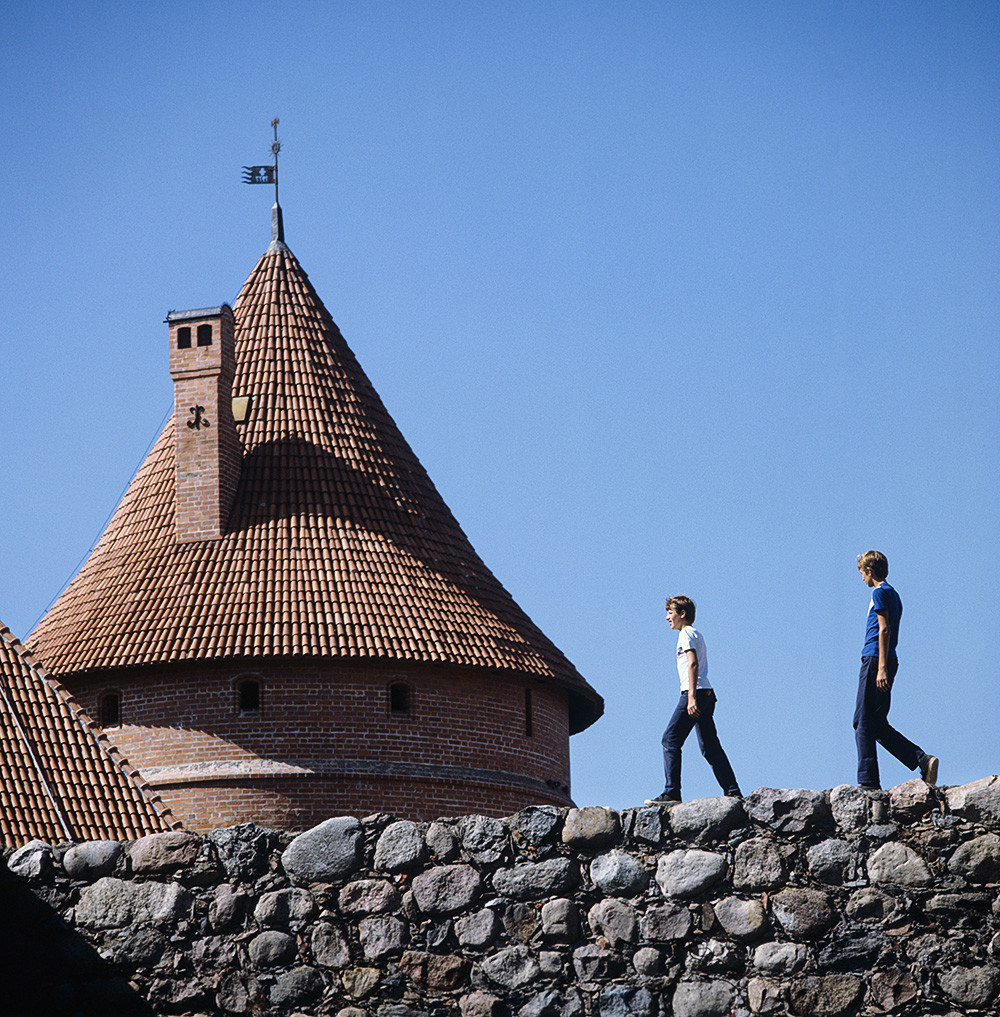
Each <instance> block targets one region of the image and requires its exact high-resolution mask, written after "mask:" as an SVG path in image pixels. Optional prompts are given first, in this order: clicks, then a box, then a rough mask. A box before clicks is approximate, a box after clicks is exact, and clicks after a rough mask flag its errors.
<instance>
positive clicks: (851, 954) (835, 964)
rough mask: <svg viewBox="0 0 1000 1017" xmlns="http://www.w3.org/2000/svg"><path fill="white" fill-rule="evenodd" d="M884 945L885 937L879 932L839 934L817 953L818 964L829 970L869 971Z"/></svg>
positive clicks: (820, 967) (821, 967)
mask: <svg viewBox="0 0 1000 1017" xmlns="http://www.w3.org/2000/svg"><path fill="white" fill-rule="evenodd" d="M884 945H885V937H884V936H883V935H882V934H881V933H878V932H869V933H866V934H864V935H844V936H837V937H836V938H834V939H833V940H832V941H831V942H828V943H826V944H825V945H824V946H823V947H822V949H820V950H819V952H818V953H817V954H816V966H817V968H818V969H819V970H820V971H829V972H844V971H869V970H871V968H872V967H873V966H874V964H875V961H876V960H877V959H878V956H879V954H880V953H881V952H882V948H883V946H884Z"/></svg>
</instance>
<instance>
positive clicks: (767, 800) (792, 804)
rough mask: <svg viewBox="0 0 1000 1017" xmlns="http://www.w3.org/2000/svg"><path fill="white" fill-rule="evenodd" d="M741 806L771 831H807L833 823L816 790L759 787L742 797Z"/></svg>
mask: <svg viewBox="0 0 1000 1017" xmlns="http://www.w3.org/2000/svg"><path fill="white" fill-rule="evenodd" d="M744 806H745V808H746V811H747V813H748V814H749V816H750V818H751V819H752V820H753V821H754V822H755V823H759V824H760V825H761V826H766V827H767V828H768V829H769V830H773V831H774V832H775V833H782V834H799V833H808V832H811V831H814V830H821V829H825V828H827V827H829V826H831V825H832V822H833V817H832V814H831V812H830V806H829V805H827V803H826V799H825V798H824V797H823V795H822V793H821V792H819V791H807V790H805V789H802V788H783V789H775V788H769V787H761V788H758V789H757V790H756V791H754V792H753V793H752V794H751V795H749V796H748V797H747V798H746V800H745V802H744Z"/></svg>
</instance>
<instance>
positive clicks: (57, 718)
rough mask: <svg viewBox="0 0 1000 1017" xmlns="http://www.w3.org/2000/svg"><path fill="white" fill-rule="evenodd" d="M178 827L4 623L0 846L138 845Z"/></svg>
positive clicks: (0, 643) (0, 638)
mask: <svg viewBox="0 0 1000 1017" xmlns="http://www.w3.org/2000/svg"><path fill="white" fill-rule="evenodd" d="M180 825H181V824H180V823H179V822H178V821H177V820H175V819H174V817H173V815H172V814H171V812H170V810H169V809H168V808H167V807H166V806H165V805H164V804H163V802H162V801H161V800H160V797H159V795H158V794H157V793H156V792H155V791H154V790H153V789H152V788H151V787H150V786H149V785H148V784H147V783H146V781H145V780H144V779H143V777H142V776H141V774H140V773H139V772H138V771H137V770H136V769H135V768H134V767H133V766H130V765H129V763H128V761H127V760H126V759H125V758H124V757H123V756H122V755H121V753H120V752H119V751H118V750H117V749H116V748H115V746H114V745H113V744H112V743H111V742H110V741H109V739H108V737H107V735H105V734H104V733H103V732H102V731H101V729H100V728H99V727H98V726H97V725H96V724H95V723H94V722H93V721H92V720H91V719H90V718H89V717H88V716H87V715H86V714H85V713H84V712H83V711H82V710H81V709H80V707H79V706H77V704H76V703H75V701H74V700H73V698H72V697H71V696H70V695H69V693H68V692H67V691H66V690H65V689H64V688H63V687H62V685H60V684H59V682H57V681H55V680H53V679H52V678H49V677H48V676H47V675H46V674H45V673H44V672H43V671H42V670H41V668H39V667H38V666H37V665H36V664H35V663H34V661H33V660H32V659H31V657H30V655H29V654H28V653H27V651H26V650H25V649H24V647H23V646H22V645H21V644H20V642H18V640H17V639H16V638H15V637H14V636H13V635H12V633H11V631H10V629H8V628H7V627H6V626H4V625H2V624H0V842H2V843H3V845H4V846H5V847H19V846H20V845H22V844H26V843H27V842H28V841H31V840H43V841H46V842H48V843H56V842H58V841H65V840H77V841H79V840H135V839H137V838H139V837H144V836H146V834H149V833H162V832H163V831H166V830H175V829H177V828H178V827H180Z"/></svg>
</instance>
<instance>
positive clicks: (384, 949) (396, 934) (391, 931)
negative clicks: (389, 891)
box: [358, 915, 408, 961]
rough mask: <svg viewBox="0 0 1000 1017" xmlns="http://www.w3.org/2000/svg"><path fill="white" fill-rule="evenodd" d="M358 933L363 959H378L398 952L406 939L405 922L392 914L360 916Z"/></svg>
mask: <svg viewBox="0 0 1000 1017" xmlns="http://www.w3.org/2000/svg"><path fill="white" fill-rule="evenodd" d="M358 933H359V938H360V940H361V946H362V949H363V950H364V952H365V959H366V960H370V961H380V960H383V959H384V958H385V957H388V956H389V955H390V954H394V953H399V952H400V951H401V950H402V949H403V947H404V946H405V945H406V941H407V939H408V933H407V926H406V923H405V922H403V921H401V920H400V919H399V918H396V917H394V916H393V915H377V916H375V917H374V918H362V919H361V921H360V922H359V923H358Z"/></svg>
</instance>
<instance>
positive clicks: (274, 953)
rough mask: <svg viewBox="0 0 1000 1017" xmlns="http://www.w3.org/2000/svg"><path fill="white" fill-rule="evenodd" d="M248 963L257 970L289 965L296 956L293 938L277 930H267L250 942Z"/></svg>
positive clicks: (296, 951)
mask: <svg viewBox="0 0 1000 1017" xmlns="http://www.w3.org/2000/svg"><path fill="white" fill-rule="evenodd" d="M247 950H248V952H249V954H250V961H251V963H252V964H253V966H254V967H257V968H273V967H280V966H281V965H283V964H290V963H291V962H292V961H293V960H295V957H296V956H297V953H298V950H297V949H296V944H295V937H294V936H289V935H288V933H287V932H278V931H277V929H268V930H267V931H266V932H262V933H260V934H259V935H257V936H254V938H253V939H251V940H250V945H249V947H248V948H247Z"/></svg>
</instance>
